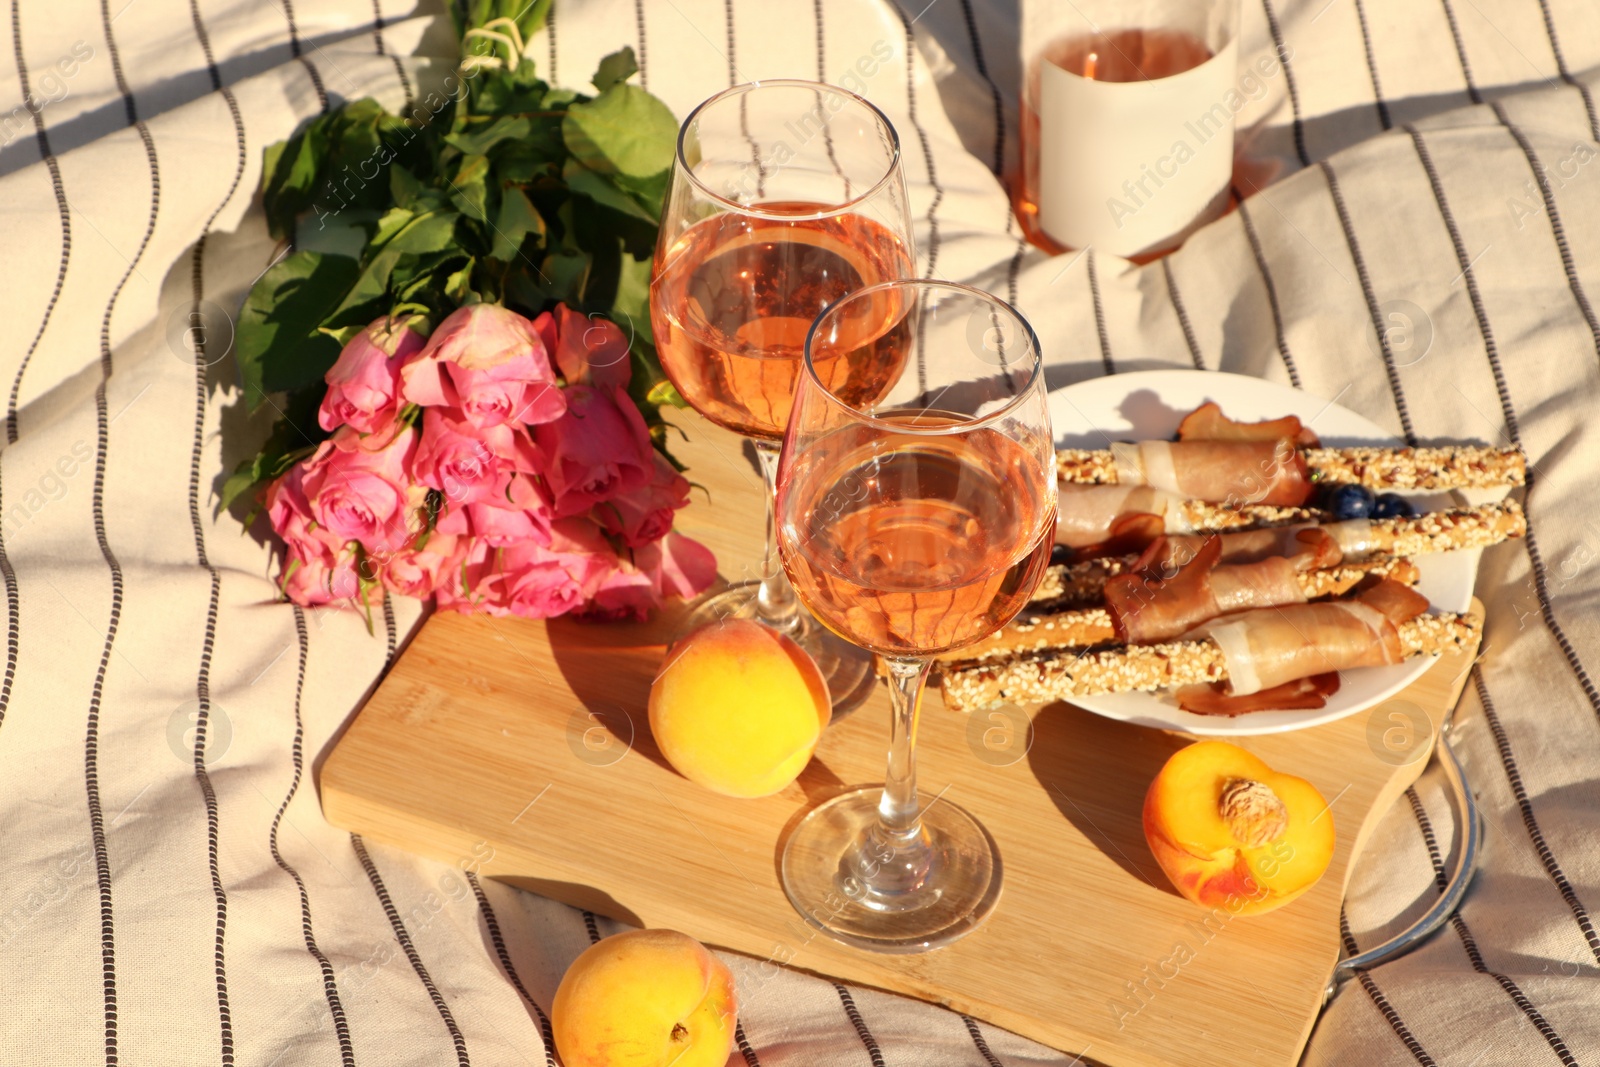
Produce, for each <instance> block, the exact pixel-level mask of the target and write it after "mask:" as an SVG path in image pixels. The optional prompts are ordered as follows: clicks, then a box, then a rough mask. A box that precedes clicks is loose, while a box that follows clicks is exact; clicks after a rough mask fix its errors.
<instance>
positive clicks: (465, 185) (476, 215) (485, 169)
mask: <svg viewBox="0 0 1600 1067" xmlns="http://www.w3.org/2000/svg"><path fill="white" fill-rule="evenodd" d="M488 178H489V160H488V159H487V158H485V157H483V156H467V157H466V158H465V159H463V160H462V161H461V169H460V170H458V171H456V176H455V177H454V178H452V179H451V181H450V202H451V203H452V204H454V205H455V206H456V208H457V209H459V210H460V212H461V213H462V214H463V215H465V216H467V217H468V218H470V219H475V220H477V221H478V222H488V221H489V185H488Z"/></svg>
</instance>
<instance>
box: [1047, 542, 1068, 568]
mask: <svg viewBox="0 0 1600 1067" xmlns="http://www.w3.org/2000/svg"><path fill="white" fill-rule="evenodd" d="M1071 561H1072V549H1071V548H1069V547H1068V546H1066V545H1059V544H1058V545H1051V546H1050V563H1051V565H1052V566H1057V565H1060V564H1064V563H1069V562H1071Z"/></svg>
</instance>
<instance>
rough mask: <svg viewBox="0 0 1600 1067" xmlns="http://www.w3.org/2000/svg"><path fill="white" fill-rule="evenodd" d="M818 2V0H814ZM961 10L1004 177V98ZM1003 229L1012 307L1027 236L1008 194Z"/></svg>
mask: <svg viewBox="0 0 1600 1067" xmlns="http://www.w3.org/2000/svg"><path fill="white" fill-rule="evenodd" d="M817 2H818V3H819V4H820V3H821V2H822V0H817ZM961 14H962V17H963V18H964V19H965V20H966V24H967V39H968V40H969V41H971V43H972V65H973V69H975V70H976V71H977V72H978V74H979V76H981V77H982V78H983V80H984V82H985V83H986V84H987V85H988V86H989V96H990V97H991V98H992V99H993V101H994V158H993V161H992V162H991V164H990V169H991V170H993V171H994V175H995V177H997V178H1000V179H1002V180H1004V178H1005V165H1006V109H1005V98H1004V96H1003V94H1002V93H1001V92H1000V86H999V85H997V84H996V83H995V80H994V77H993V76H992V75H990V73H989V63H988V60H986V59H985V58H984V55H983V39H982V38H981V37H980V36H979V35H978V20H977V18H976V17H975V16H974V14H973V10H972V0H961ZM1006 233H1016V234H1017V247H1016V251H1014V252H1013V253H1012V254H1011V261H1010V262H1009V263H1008V264H1007V265H1006V302H1007V303H1009V304H1010V305H1011V306H1012V307H1016V306H1017V287H1018V279H1019V277H1020V275H1021V274H1022V259H1023V257H1024V256H1025V255H1027V252H1028V238H1027V236H1026V235H1024V234H1022V233H1020V232H1019V231H1018V228H1017V217H1016V215H1015V214H1014V213H1013V212H1012V210H1011V203H1010V200H1009V195H1008V199H1007V203H1006Z"/></svg>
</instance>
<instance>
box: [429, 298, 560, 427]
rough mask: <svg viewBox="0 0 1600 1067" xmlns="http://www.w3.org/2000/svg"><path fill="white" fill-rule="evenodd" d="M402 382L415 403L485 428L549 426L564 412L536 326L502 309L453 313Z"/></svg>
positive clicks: (486, 306) (482, 307)
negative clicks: (449, 410) (447, 410)
mask: <svg viewBox="0 0 1600 1067" xmlns="http://www.w3.org/2000/svg"><path fill="white" fill-rule="evenodd" d="M400 378H401V392H402V394H403V395H404V396H405V398H406V399H407V400H409V401H410V402H411V403H413V404H420V405H422V406H423V407H454V408H459V409H460V410H461V412H462V413H463V414H464V415H465V416H466V417H467V419H468V420H469V421H471V422H473V423H474V424H476V425H478V426H483V427H488V426H499V425H502V424H504V423H541V422H549V421H551V420H552V419H556V418H559V417H560V416H561V413H562V412H563V411H565V410H566V401H565V399H564V398H563V397H562V395H561V390H560V389H559V388H557V386H556V384H555V375H554V373H552V371H551V370H550V358H549V356H548V354H547V353H546V352H545V347H544V342H543V341H542V340H540V338H539V334H538V333H537V332H536V331H535V330H534V328H533V323H531V322H529V321H528V320H527V319H525V318H523V317H522V316H521V315H518V314H517V313H516V312H514V311H509V310H507V309H506V308H503V307H500V306H499V305H497V304H473V305H471V306H470V307H464V308H461V309H459V310H457V311H455V312H453V313H452V314H451V315H450V316H449V317H448V318H446V319H445V320H444V321H443V322H441V323H440V324H439V328H438V329H436V330H434V331H433V336H432V337H430V338H428V343H427V344H426V345H425V346H424V347H423V349H422V351H421V352H419V353H418V354H417V355H416V356H415V357H414V358H413V359H411V360H410V361H409V362H407V363H406V365H405V366H404V367H403V368H402V369H401V371H400Z"/></svg>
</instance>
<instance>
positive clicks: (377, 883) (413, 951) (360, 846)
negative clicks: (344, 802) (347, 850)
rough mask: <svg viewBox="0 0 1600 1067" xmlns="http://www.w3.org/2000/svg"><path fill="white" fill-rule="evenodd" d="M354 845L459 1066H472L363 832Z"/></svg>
mask: <svg viewBox="0 0 1600 1067" xmlns="http://www.w3.org/2000/svg"><path fill="white" fill-rule="evenodd" d="M350 845H351V847H352V848H354V849H355V852H356V858H357V859H359V860H360V861H361V867H362V869H363V870H365V871H366V872H367V880H368V881H370V882H371V883H372V891H373V892H374V893H376V894H378V903H380V904H382V905H383V913H384V914H385V915H387V916H388V917H389V928H390V930H392V931H393V932H394V937H395V940H396V941H398V942H400V948H401V950H402V951H404V952H405V954H406V959H408V960H410V961H411V969H412V970H413V971H415V972H416V973H417V978H418V979H420V980H421V982H422V987H423V988H424V989H426V990H427V991H428V998H429V999H430V1000H432V1001H433V1006H434V1008H435V1009H436V1010H437V1011H438V1012H439V1018H440V1019H442V1020H443V1021H444V1027H445V1029H446V1030H448V1031H450V1040H451V1042H452V1043H453V1044H454V1045H455V1049H456V1063H457V1064H458V1065H459V1067H472V1060H471V1059H470V1058H468V1056H467V1039H466V1038H465V1037H463V1036H462V1035H461V1028H460V1027H459V1026H457V1025H456V1017H455V1016H454V1015H452V1014H451V1013H450V1005H448V1004H446V1003H445V1002H444V995H443V994H441V993H440V992H439V987H438V986H436V985H434V984H433V977H432V976H431V975H429V974H428V968H427V966H426V965H424V964H423V962H422V956H421V955H420V954H418V952H417V946H416V945H414V944H412V942H411V934H410V933H409V932H407V930H406V924H405V923H404V922H402V921H401V919H400V911H399V909H397V908H396V907H395V906H394V901H393V900H392V899H391V898H390V897H389V889H388V887H387V886H385V885H384V884H383V876H382V875H381V874H379V873H378V865H377V864H375V863H373V862H372V857H371V856H370V855H369V854H368V853H367V846H366V844H365V843H364V842H363V841H362V840H361V836H360V835H359V834H351V835H350Z"/></svg>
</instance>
